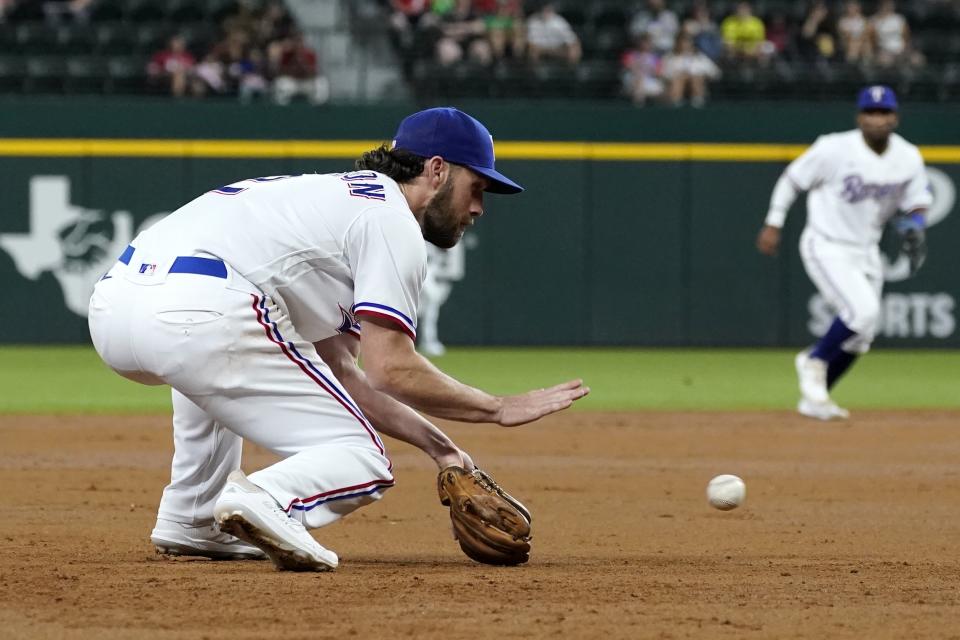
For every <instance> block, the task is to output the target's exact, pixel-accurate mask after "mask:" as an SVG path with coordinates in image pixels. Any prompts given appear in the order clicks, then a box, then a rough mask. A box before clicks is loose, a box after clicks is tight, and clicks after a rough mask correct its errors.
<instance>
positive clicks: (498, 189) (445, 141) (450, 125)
mask: <svg viewBox="0 0 960 640" xmlns="http://www.w3.org/2000/svg"><path fill="white" fill-rule="evenodd" d="M391 148H393V149H403V150H404V151H409V152H410V153H413V154H415V155H418V156H421V157H424V158H432V157H433V156H440V157H441V158H443V159H444V160H446V161H447V162H452V163H454V164H460V165H463V166H465V167H469V168H470V169H472V170H473V171H475V172H477V173H479V174H480V175H482V176H483V177H485V178H487V180H489V185H488V186H487V189H486V190H487V191H489V192H491V193H520V192H521V191H523V187H521V186H520V185H518V184H517V183H516V182H514V181H513V180H511V179H510V178H508V177H507V176H505V175H503V174H502V173H500V172H499V171H497V170H496V169H494V167H493V160H494V157H493V136H491V135H490V132H489V131H487V128H486V127H485V126H483V125H482V124H481V123H480V121H479V120H477V119H476V118H474V117H472V116H469V115H467V114H466V113H464V112H463V111H460V110H459V109H454V108H453V107H435V108H433V109H427V110H425V111H418V112H417V113H414V114H413V115H410V116H407V117H406V118H404V119H403V121H402V122H401V123H400V126H399V127H397V133H396V135H394V136H393V145H391Z"/></svg>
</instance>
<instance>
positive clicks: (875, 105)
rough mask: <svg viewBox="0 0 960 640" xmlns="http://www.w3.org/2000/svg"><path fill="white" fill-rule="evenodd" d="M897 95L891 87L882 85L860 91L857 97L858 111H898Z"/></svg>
mask: <svg viewBox="0 0 960 640" xmlns="http://www.w3.org/2000/svg"><path fill="white" fill-rule="evenodd" d="M898 107H899V105H898V104H897V94H895V93H894V92H893V89H891V88H890V87H887V86H884V85H882V84H876V85H873V86H871V87H866V88H864V89H862V90H861V91H860V95H859V96H857V109H859V110H860V111H867V110H870V109H886V110H887V111H896V110H897V108H898Z"/></svg>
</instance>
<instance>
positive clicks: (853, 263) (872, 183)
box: [757, 85, 932, 420]
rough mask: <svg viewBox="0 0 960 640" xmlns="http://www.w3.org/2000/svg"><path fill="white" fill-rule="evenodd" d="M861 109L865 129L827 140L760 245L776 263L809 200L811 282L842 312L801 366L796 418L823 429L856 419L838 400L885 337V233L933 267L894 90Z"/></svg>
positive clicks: (801, 162) (780, 202)
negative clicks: (851, 372)
mask: <svg viewBox="0 0 960 640" xmlns="http://www.w3.org/2000/svg"><path fill="white" fill-rule="evenodd" d="M857 107H858V109H859V113H858V115H857V129H854V130H851V131H845V132H842V133H831V134H827V135H823V136H820V137H819V138H817V140H816V142H815V143H814V144H813V146H811V147H810V148H809V149H808V150H807V151H806V152H804V153H803V155H801V156H800V157H799V158H797V159H796V160H794V161H793V162H792V163H790V166H788V167H787V169H786V171H784V172H783V175H781V177H780V179H779V180H778V181H777V184H776V186H775V187H774V190H773V195H772V197H771V200H770V209H769V212H768V213H767V218H766V221H765V224H764V226H763V228H762V229H761V230H760V235H759V236H758V237H757V248H758V249H759V250H760V252H761V253H763V254H765V255H775V254H776V252H777V249H778V247H779V245H780V236H781V233H780V230H781V228H782V227H783V223H784V221H785V220H786V217H787V211H788V210H789V209H790V206H791V205H792V204H793V202H794V200H795V199H796V197H797V195H798V193H799V192H801V191H807V192H808V195H807V224H806V227H805V228H804V231H803V234H802V235H801V236H800V255H801V257H802V259H803V265H804V268H805V269H806V271H807V275H808V276H809V277H810V279H811V280H812V281H813V283H814V285H816V287H817V289H818V290H819V291H820V293H821V294H822V295H823V297H824V298H825V299H826V300H827V301H828V302H829V303H830V305H831V306H832V307H833V308H834V309H836V310H837V316H836V318H835V319H834V321H833V324H832V325H831V326H830V328H829V329H828V330H827V332H826V333H825V334H824V335H823V337H821V338H820V339H819V340H818V341H817V342H816V344H814V345H813V347H811V348H809V349H805V350H804V351H801V352H800V353H799V354H797V357H796V369H797V376H798V378H799V383H800V394H801V398H800V403H799V404H798V406H797V409H798V411H799V412H800V413H801V414H803V415H805V416H808V417H812V418H818V419H820V420H831V419H838V418H839V419H843V418H847V417H848V416H849V413H848V412H847V411H846V410H845V409H843V408H841V407H839V406H837V405H836V403H834V402H833V400H831V399H830V395H829V390H830V389H831V388H832V387H833V385H834V384H836V382H837V380H838V379H839V378H840V376H842V375H843V374H844V372H845V371H846V370H847V369H848V368H849V367H850V365H852V364H853V362H854V360H856V358H857V356H858V355H859V354H861V353H865V352H866V351H867V350H868V349H869V347H870V343H871V342H872V341H873V338H874V336H875V334H876V331H877V325H878V322H879V319H880V300H881V297H880V296H881V291H882V288H883V269H882V265H881V261H880V247H879V242H880V237H881V235H882V233H883V228H884V225H885V224H886V223H887V222H888V221H889V220H891V219H893V221H894V226H895V228H896V229H897V232H898V233H900V235H901V236H902V238H903V248H904V251H905V252H906V253H907V255H908V256H909V257H910V269H911V274H912V273H914V272H916V270H917V269H919V268H920V265H921V264H922V263H923V260H924V257H925V252H926V244H925V238H924V214H925V212H926V210H927V209H928V208H929V206H930V204H931V203H932V194H931V192H930V188H929V185H928V182H927V175H926V170H925V168H924V164H923V158H922V157H921V156H920V151H919V150H918V149H917V147H915V146H914V145H912V144H910V143H909V142H907V141H906V140H904V139H903V138H902V137H901V136H899V135H897V134H896V133H894V132H893V131H894V129H896V127H897V124H898V122H899V119H898V115H897V109H898V104H897V97H896V95H895V94H894V92H893V90H892V89H890V88H889V87H886V86H880V85H877V86H872V87H867V88H865V89H863V90H862V91H861V92H860V95H859V97H858V100H857ZM898 211H899V212H902V213H901V214H900V215H896V214H897V213H898Z"/></svg>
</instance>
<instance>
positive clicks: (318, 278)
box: [132, 171, 427, 342]
mask: <svg viewBox="0 0 960 640" xmlns="http://www.w3.org/2000/svg"><path fill="white" fill-rule="evenodd" d="M132 244H133V246H134V247H136V250H137V261H138V262H149V261H151V260H152V258H151V256H157V258H156V259H157V261H160V262H162V261H163V260H164V259H170V258H172V257H175V256H193V255H198V254H210V255H212V256H215V257H217V258H220V259H221V260H223V261H224V262H226V263H227V264H228V265H230V266H231V267H232V268H233V269H234V270H235V271H236V272H237V273H239V274H240V275H242V276H243V277H244V278H246V279H247V280H249V281H250V282H251V283H253V284H254V285H256V286H257V287H259V288H260V289H261V290H262V291H263V292H264V293H265V294H267V295H268V296H270V297H271V298H273V299H274V300H275V301H276V302H277V303H278V304H279V305H280V306H281V307H283V308H284V309H285V311H286V312H287V314H288V315H289V316H290V319H291V321H292V322H293V325H294V326H295V327H296V329H297V332H298V333H299V334H300V335H301V336H302V337H303V338H305V339H307V340H309V341H311V342H316V341H318V340H322V339H324V338H329V337H331V336H333V335H336V334H337V333H338V332H340V333H345V332H349V333H353V334H357V335H358V334H359V330H360V327H359V324H358V323H357V322H356V320H355V318H354V316H355V315H362V314H370V315H376V316H381V317H386V318H389V319H390V320H392V321H394V322H396V323H397V324H399V325H400V326H401V327H402V328H403V330H404V331H405V332H406V333H407V334H409V335H410V337H411V338H415V335H416V325H415V322H416V321H415V319H416V317H417V305H418V303H419V296H420V289H421V286H422V284H423V280H424V278H425V276H426V264H427V258H426V250H425V249H424V242H423V235H422V233H421V230H420V227H419V225H418V224H417V221H416V220H415V218H414V216H413V213H412V212H411V211H410V207H409V206H408V205H407V202H406V199H405V198H404V196H403V194H402V193H401V192H400V188H399V186H398V185H397V183H396V182H394V181H393V180H392V179H390V178H388V177H387V176H385V175H383V174H380V173H376V172H373V171H356V172H352V173H343V174H325V175H316V174H313V175H301V176H273V177H266V178H253V179H249V180H243V181H241V182H237V183H234V184H232V185H229V186H226V187H221V188H219V189H216V190H213V191H209V192H207V193H205V194H204V195H202V196H200V197H198V198H196V199H195V200H193V201H192V202H189V203H188V204H186V205H184V206H183V207H181V208H180V209H178V210H177V211H175V212H173V213H172V214H170V215H169V216H167V217H166V218H164V219H163V220H162V221H160V222H158V223H157V224H156V225H154V226H152V227H150V228H149V229H147V230H146V231H144V232H143V233H142V234H140V236H138V237H137V238H136V239H135V240H134V241H133V243H132Z"/></svg>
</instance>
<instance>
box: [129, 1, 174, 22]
mask: <svg viewBox="0 0 960 640" xmlns="http://www.w3.org/2000/svg"><path fill="white" fill-rule="evenodd" d="M164 8H165V7H164V4H163V1H162V0H130V2H129V3H128V4H127V9H126V12H125V13H124V17H125V18H126V19H127V20H129V21H130V22H137V23H144V22H161V21H163V20H164V18H165V15H164V13H165V12H164Z"/></svg>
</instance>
